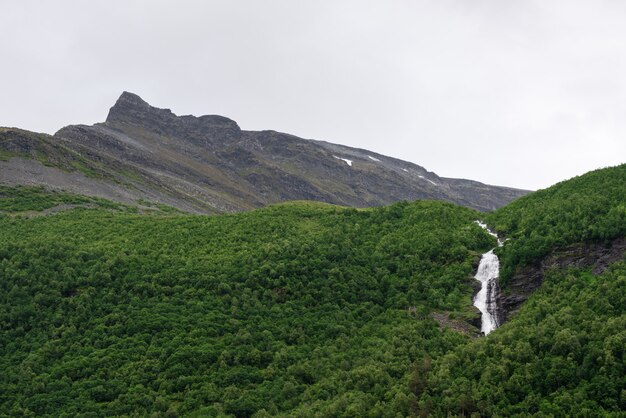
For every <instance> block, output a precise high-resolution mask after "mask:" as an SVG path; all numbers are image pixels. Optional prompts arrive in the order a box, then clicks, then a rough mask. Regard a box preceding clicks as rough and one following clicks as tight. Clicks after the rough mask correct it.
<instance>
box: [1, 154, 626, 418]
mask: <svg viewBox="0 0 626 418" xmlns="http://www.w3.org/2000/svg"><path fill="white" fill-rule="evenodd" d="M625 185H626V166H625V165H622V166H619V167H614V168H609V169H603V170H598V171H595V172H592V173H588V174H586V175H584V176H581V177H578V178H575V179H572V180H569V181H567V182H563V183H560V184H557V185H555V186H553V187H551V188H549V189H546V190H542V191H539V192H536V193H533V194H531V195H528V196H527V197H524V198H522V199H519V200H518V201H515V202H513V203H511V204H510V205H509V206H507V207H505V208H502V209H500V210H498V211H496V212H493V213H488V214H484V213H478V212H475V211H473V210H470V209H467V208H463V207H460V206H456V205H453V204H449V203H443V202H435V201H416V202H412V203H407V202H401V203H397V204H394V205H391V206H388V207H380V208H371V209H352V208H343V207H336V206H331V205H326V204H321V203H314V202H291V203H284V204H278V205H273V206H269V207H267V208H264V209H260V210H255V211H251V212H245V213H238V214H230V215H219V216H200V215H186V214H180V213H175V212H173V211H169V210H167V208H162V209H163V210H154V211H138V210H137V209H136V208H133V207H126V206H123V205H119V204H112V203H110V202H107V201H102V200H99V199H94V198H87V197H83V196H72V195H68V194H63V193H53V192H47V191H44V190H43V189H37V188H25V187H20V188H10V187H2V188H0V300H1V303H0V329H1V332H0V370H2V373H1V374H0V415H6V416H54V417H59V416H94V417H96V416H154V417H176V416H197V417H204V416H209V417H210V416H214V417H218V416H220V417H257V418H258V417H268V416H294V417H318V416H320V417H323V416H328V417H337V416H343V417H367V416H370V417H398V416H401V417H404V416H477V417H478V416H514V415H519V416H524V415H538V416H571V415H581V416H594V415H604V416H610V415H613V416H623V414H624V413H625V411H626V390H625V389H624V388H626V378H625V375H626V373H625V371H626V370H625V363H624V347H625V346H626V313H625V307H626V300H625V298H626V289H625V284H626V264H624V263H623V262H622V263H616V264H614V265H613V266H612V267H611V268H610V269H609V271H607V272H605V273H603V274H601V275H597V276H596V275H593V274H592V273H591V272H590V271H588V270H574V269H570V270H567V271H553V272H550V274H548V275H547V277H546V279H545V282H544V285H543V286H542V287H541V288H540V289H539V290H538V291H537V292H536V293H535V294H534V295H532V296H531V298H530V299H529V300H528V301H527V302H526V303H525V304H524V306H523V307H522V309H521V310H520V312H519V313H518V314H517V315H516V316H515V317H514V318H513V319H512V320H511V321H509V322H507V323H505V324H504V325H503V326H502V327H500V328H499V329H497V330H496V331H494V332H493V333H491V334H489V336H487V337H479V338H476V337H475V335H472V334H468V333H464V332H459V331H458V330H456V329H454V327H448V326H445V324H444V325H442V324H441V323H439V322H438V321H437V320H436V319H435V317H434V314H444V315H445V316H446V317H447V318H449V319H450V321H457V322H463V323H465V322H473V321H475V320H476V319H477V317H478V312H477V311H476V309H475V308H473V307H472V294H473V292H474V289H475V288H474V286H475V282H476V281H475V280H474V279H473V275H474V273H475V269H476V266H477V263H478V260H479V259H480V255H481V254H482V253H484V252H485V251H488V250H489V249H491V248H493V247H495V246H496V242H495V239H494V238H493V237H491V236H490V235H489V234H487V232H485V231H484V230H483V229H482V228H481V227H480V226H479V225H477V224H476V222H475V221H476V220H479V219H480V220H484V221H486V222H487V223H488V224H489V225H491V226H492V227H493V228H495V229H496V230H497V231H498V232H499V233H500V234H502V236H504V237H506V238H507V241H506V243H505V245H504V246H503V247H502V248H501V249H499V250H498V253H499V255H500V257H501V260H502V265H501V267H502V269H501V271H502V276H503V281H502V286H503V287H504V289H506V280H507V279H508V278H510V277H511V275H512V273H513V272H514V271H515V270H516V269H517V268H518V267H519V266H522V265H525V264H528V263H532V262H534V261H536V260H539V259H541V258H542V257H544V256H546V255H547V254H549V253H550V252H552V251H553V250H555V249H558V248H565V247H567V246H569V245H572V244H577V243H584V242H598V241H602V242H610V241H611V240H613V239H615V238H619V237H623V236H624V235H625V232H626V231H625V228H626V186H625ZM59 206H61V207H63V209H64V210H60V211H56V212H55V211H52V209H54V208H58V207H59ZM37 212H39V213H37Z"/></svg>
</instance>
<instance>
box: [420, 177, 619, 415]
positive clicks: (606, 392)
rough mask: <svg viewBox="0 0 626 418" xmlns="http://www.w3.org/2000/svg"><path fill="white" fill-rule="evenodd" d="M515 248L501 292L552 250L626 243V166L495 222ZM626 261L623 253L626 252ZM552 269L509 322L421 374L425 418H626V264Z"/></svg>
mask: <svg viewBox="0 0 626 418" xmlns="http://www.w3.org/2000/svg"><path fill="white" fill-rule="evenodd" d="M487 218H488V220H489V221H490V222H491V223H492V224H493V226H495V227H496V228H497V230H498V231H499V232H500V233H504V234H506V237H507V238H508V241H507V242H506V243H505V245H504V247H503V248H501V249H500V251H499V253H500V255H501V257H502V268H501V274H502V275H503V277H502V278H503V279H504V280H502V283H501V284H502V287H503V290H504V292H507V290H508V289H507V284H508V283H507V279H510V278H511V276H513V274H514V273H515V271H516V270H517V269H518V268H520V267H522V266H524V265H527V264H529V263H533V262H536V261H537V260H539V259H541V258H542V257H545V256H546V255H547V254H549V253H551V252H552V251H555V250H559V249H562V248H567V247H569V246H579V247H581V248H585V245H589V244H590V243H596V242H604V243H606V245H608V246H610V245H611V242H613V241H614V240H615V239H618V238H623V237H624V236H625V235H626V165H621V166H617V167H612V168H607V169H602V170H597V171H594V172H590V173H587V174H585V175H583V176H580V177H577V178H574V179H572V180H569V181H565V182H562V183H559V184H557V185H555V186H553V187H550V188H548V189H546V190H541V191H538V192H536V193H533V194H532V195H529V196H527V197H524V198H521V199H519V200H518V201H516V202H513V203H512V204H510V205H508V206H506V207H504V208H502V209H500V210H498V211H496V212H494V213H492V214H490V215H488V217H487ZM622 260H623V253H622ZM591 270H592V266H589V267H588V268H570V269H560V270H558V269H552V270H548V271H547V274H546V277H545V281H544V282H543V285H542V286H541V287H540V288H539V290H538V291H537V292H536V293H534V294H533V295H532V296H531V297H530V298H529V299H528V301H527V302H526V303H525V304H524V305H523V306H522V308H521V310H520V311H519V313H518V314H517V315H515V316H514V317H513V318H512V320H511V321H510V322H508V323H506V324H504V325H503V326H502V327H501V328H499V329H498V330H497V332H494V333H493V334H490V335H489V338H484V339H480V340H476V341H472V342H471V343H469V344H466V345H463V346H459V347H457V348H456V349H455V350H453V351H452V352H451V353H449V354H447V355H445V356H444V357H442V358H440V359H437V360H436V361H434V362H433V365H432V370H430V371H428V372H426V371H423V373H421V374H420V377H421V379H422V381H423V385H422V386H421V387H420V389H419V390H418V391H416V394H417V395H419V396H420V401H419V407H418V409H417V410H418V413H419V414H420V415H429V414H432V415H435V416H446V415H449V414H452V415H457V414H461V415H471V414H472V413H478V412H480V414H481V415H482V416H513V415H538V416H623V414H624V412H625V411H626V390H625V389H624V388H626V363H625V359H624V354H625V350H624V347H626V262H620V263H616V264H613V265H612V266H611V267H609V268H608V270H607V271H605V272H604V273H603V274H600V275H594V274H592V272H591Z"/></svg>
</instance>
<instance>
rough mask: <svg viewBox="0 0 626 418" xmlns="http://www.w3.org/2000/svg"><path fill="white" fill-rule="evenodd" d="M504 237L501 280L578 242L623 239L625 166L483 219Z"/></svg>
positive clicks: (591, 175) (558, 186)
mask: <svg viewBox="0 0 626 418" xmlns="http://www.w3.org/2000/svg"><path fill="white" fill-rule="evenodd" d="M487 219H488V220H489V223H490V224H492V225H493V226H494V227H495V229H496V230H497V231H498V233H500V234H502V235H503V236H505V237H506V238H508V242H507V244H506V245H505V246H504V247H503V248H502V249H501V251H500V256H501V259H502V265H501V272H500V276H501V279H502V281H503V282H504V283H505V284H506V280H507V279H508V278H509V277H510V276H511V275H512V274H513V272H514V271H515V268H516V267H519V266H520V265H525V264H528V263H531V262H533V261H536V260H538V259H540V258H542V257H544V256H545V255H547V254H549V253H550V252H551V251H553V250H554V249H557V248H563V247H566V246H568V245H571V244H574V243H578V242H598V241H605V242H609V241H611V240H613V239H615V238H618V237H624V236H626V164H622V165H620V166H617V167H610V168H605V169H601V170H596V171H592V172H589V173H587V174H585V175H583V176H579V177H575V178H573V179H571V180H567V181H564V182H561V183H558V184H556V185H554V186H552V187H550V188H548V189H545V190H539V191H537V192H535V193H532V194H531V195H528V196H524V197H522V198H520V199H518V200H516V201H515V202H512V203H511V204H509V205H508V206H505V207H503V208H501V209H499V210H497V211H495V212H493V213H491V214H489V215H488V216H487Z"/></svg>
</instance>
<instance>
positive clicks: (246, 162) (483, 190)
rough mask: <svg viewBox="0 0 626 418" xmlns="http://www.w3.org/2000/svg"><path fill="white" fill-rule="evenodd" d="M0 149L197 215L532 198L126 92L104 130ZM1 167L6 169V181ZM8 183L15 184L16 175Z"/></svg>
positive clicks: (8, 140)
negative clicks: (321, 205)
mask: <svg viewBox="0 0 626 418" xmlns="http://www.w3.org/2000/svg"><path fill="white" fill-rule="evenodd" d="M17 132H21V134H19V135H18V134H17ZM3 150H4V152H7V153H9V154H10V155H13V156H14V157H16V158H27V159H28V158H29V159H37V160H41V158H40V157H41V156H42V155H43V156H44V159H45V160H46V161H47V163H46V164H48V165H51V166H54V167H58V168H60V169H63V170H67V171H76V170H79V171H83V172H84V173H85V174H86V175H88V176H92V177H94V178H97V179H98V180H99V181H101V182H112V183H114V184H115V185H116V187H118V188H119V187H123V188H124V190H126V191H127V192H128V193H130V194H133V193H135V194H136V196H137V199H145V196H151V199H156V201H158V202H168V204H170V205H172V206H175V207H177V208H179V209H181V210H185V211H191V212H201V213H214V212H232V211H240V210H248V209H252V208H257V207H261V206H264V205H267V204H271V203H276V202H281V201H286V200H317V201H323V202H327V203H332V204H338V205H345V206H354V207H368V206H376V205H386V204H390V203H394V202H397V201H400V200H416V199H435V200H444V201H448V202H453V203H457V204H460V205H464V206H467V207H471V208H474V209H477V210H481V211H488V210H493V209H496V208H498V207H500V206H503V205H505V204H507V203H509V202H510V201H511V200H513V199H516V198H518V197H520V196H522V195H524V194H526V193H527V191H525V190H518V189H511V188H506V187H498V186H489V185H485V184H482V183H479V182H475V181H471V180H461V179H448V178H443V177H439V176H437V175H436V174H435V173H432V172H429V171H427V170H426V169H425V168H423V167H420V166H418V165H415V164H412V163H409V162H406V161H402V160H398V159H395V158H390V157H386V156H384V155H380V154H376V153H372V152H370V151H367V150H363V149H357V148H350V147H345V146H342V145H337V144H331V143H328V142H322V141H314V140H307V139H302V138H298V137H295V136H293V135H289V134H284V133H280V132H275V131H260V132H258V131H243V130H241V129H240V128H239V126H238V125H237V123H236V122H234V121H233V120H231V119H228V118H225V117H223V116H216V115H208V116H200V117H195V116H176V115H175V114H174V113H172V112H171V111H170V110H169V109H159V108H155V107H152V106H150V105H149V104H148V103H146V102H145V101H143V100H142V99H141V98H140V97H139V96H137V95H135V94H132V93H128V92H124V93H123V94H122V95H121V96H120V98H119V99H118V100H117V102H116V103H115V105H114V106H113V107H112V108H111V109H110V111H109V115H108V117H107V118H106V121H105V122H104V123H99V124H95V125H92V126H86V125H71V126H67V127H65V128H63V129H61V130H59V131H58V132H57V133H56V134H55V135H54V136H52V137H51V136H48V135H41V134H34V133H29V132H26V131H19V130H11V129H6V128H5V129H0V152H2V151H3ZM0 155H1V154H0ZM4 165H6V161H5V162H3V161H0V182H2V181H3V180H2V178H3V177H2V172H3V171H2V170H3V166H4ZM24 176H25V177H26V176H27V173H25V174H24ZM17 177H19V176H17ZM12 178H13V180H15V181H17V180H16V176H15V173H14V172H13V174H12ZM24 180H25V181H24V183H27V179H26V178H25V179H24ZM18 182H19V181H18ZM44 183H45V182H44ZM69 185H71V181H70V180H68V186H69ZM125 193H126V192H125ZM125 193H124V194H125ZM103 197H107V196H103Z"/></svg>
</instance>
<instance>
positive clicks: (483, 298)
mask: <svg viewBox="0 0 626 418" xmlns="http://www.w3.org/2000/svg"><path fill="white" fill-rule="evenodd" d="M476 223H477V224H478V225H480V226H481V227H482V228H484V229H485V230H486V231H487V232H488V233H489V234H490V235H493V236H494V237H496V238H497V240H498V246H501V245H502V241H501V240H500V238H498V236H497V235H496V234H494V233H493V232H491V231H490V230H489V228H487V225H485V224H484V223H482V222H480V221H476ZM493 250H494V249H492V250H490V251H489V252H486V253H485V254H483V256H482V258H481V259H480V264H478V271H477V272H476V275H475V276H474V278H475V279H476V280H478V281H479V282H480V283H481V286H480V291H479V292H478V293H477V294H476V297H475V298H474V306H476V307H477V308H478V310H479V311H480V313H481V314H482V316H481V327H480V330H481V331H482V332H483V333H484V334H485V335H487V334H489V333H490V332H491V331H493V330H494V329H496V328H498V327H499V326H500V315H499V313H498V306H497V302H496V298H497V296H498V294H497V279H498V275H499V271H500V260H499V259H498V256H497V255H495V254H494V252H493Z"/></svg>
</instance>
